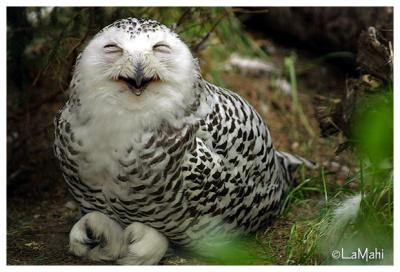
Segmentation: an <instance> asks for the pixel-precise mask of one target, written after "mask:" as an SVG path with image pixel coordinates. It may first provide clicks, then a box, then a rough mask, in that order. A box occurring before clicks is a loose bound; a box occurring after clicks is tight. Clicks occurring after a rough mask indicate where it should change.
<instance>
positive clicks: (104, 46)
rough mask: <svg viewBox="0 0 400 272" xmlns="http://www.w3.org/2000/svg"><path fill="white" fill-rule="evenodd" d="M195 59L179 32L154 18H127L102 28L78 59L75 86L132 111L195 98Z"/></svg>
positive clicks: (175, 106)
mask: <svg viewBox="0 0 400 272" xmlns="http://www.w3.org/2000/svg"><path fill="white" fill-rule="evenodd" d="M197 76H198V68H197V65H196V61H195V59H194V58H193V56H192V54H191V53H190V50H189V48H188V47H187V46H186V44H185V43H184V42H183V41H182V40H181V39H180V38H179V36H178V35H177V34H176V33H175V32H173V31H172V30H171V29H169V28H168V27H166V26H165V25H162V24H160V23H159V22H157V21H154V20H143V19H136V18H128V19H122V20H118V21H116V22H114V23H113V24H111V25H109V26H107V27H105V28H103V29H102V30H101V31H100V32H99V33H98V34H96V35H95V36H94V38H93V39H92V40H91V41H90V42H89V43H88V45H87V46H86V48H85V49H84V51H83V52H82V54H81V56H80V58H79V60H78V61H77V64H76V67H75V72H74V76H73V80H72V82H71V88H73V89H74V90H75V91H76V92H77V93H79V94H81V95H82V96H86V97H89V98H93V99H94V98H96V99H103V100H104V101H108V102H109V103H114V104H115V103H116V104H118V105H120V106H121V107H124V108H126V109H130V110H132V111H143V110H145V111H146V110H149V108H151V107H153V108H154V107H156V108H157V107H158V108H159V109H160V108H163V107H166V108H177V107H178V108H179V107H180V105H185V104H188V103H190V101H189V100H190V99H191V98H192V96H193V93H192V89H193V88H192V86H193V83H194V81H195V79H196V77H197Z"/></svg>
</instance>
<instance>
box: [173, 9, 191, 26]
mask: <svg viewBox="0 0 400 272" xmlns="http://www.w3.org/2000/svg"><path fill="white" fill-rule="evenodd" d="M195 9H196V8H193V7H189V8H186V10H185V11H184V12H183V13H182V15H181V17H179V19H178V20H177V22H176V23H175V24H174V25H173V26H172V27H171V28H172V31H175V30H176V29H177V28H178V26H180V25H181V24H182V23H183V22H184V21H185V20H186V18H187V16H188V15H189V14H190V13H191V12H192V11H194V10H195Z"/></svg>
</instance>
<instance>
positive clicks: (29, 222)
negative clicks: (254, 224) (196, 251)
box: [7, 51, 351, 265]
mask: <svg viewBox="0 0 400 272" xmlns="http://www.w3.org/2000/svg"><path fill="white" fill-rule="evenodd" d="M287 52H288V51H285V52H282V53H279V52H278V53H276V54H275V55H274V56H273V58H272V61H273V62H275V63H276V64H277V66H279V65H281V63H282V56H283V55H285V54H286V53H287ZM307 61H308V60H307V58H304V59H302V58H300V59H299V62H300V63H301V62H307ZM222 79H223V80H224V82H226V84H227V87H229V88H231V89H233V90H237V91H238V93H239V94H240V95H242V96H244V97H245V98H246V99H248V100H249V101H250V103H251V104H252V105H253V106H254V107H255V108H256V109H257V110H258V111H259V112H260V113H261V114H262V116H263V117H264V119H265V120H266V123H267V124H268V126H269V129H270V131H271V133H272V136H273V141H274V144H275V146H276V147H277V148H278V149H281V150H285V151H289V152H294V153H296V154H299V155H302V156H304V157H308V158H311V159H312V160H314V161H317V162H319V163H322V162H324V161H332V160H334V161H337V162H338V163H340V164H341V165H347V166H348V167H350V168H351V157H350V156H349V154H346V153H344V154H342V155H340V156H339V157H337V158H335V155H334V151H335V148H336V147H337V145H338V144H339V143H340V142H341V139H340V138H339V137H337V138H333V139H321V138H319V137H318V134H319V130H318V124H317V122H316V120H315V118H314V106H313V102H312V98H313V95H314V94H315V93H316V92H321V91H323V92H326V91H335V90H341V89H342V88H343V84H344V76H343V75H341V74H340V73H339V74H337V73H336V72H334V71H333V70H331V69H330V68H328V67H325V66H319V67H318V68H316V69H311V70H310V71H308V72H307V73H305V74H304V75H302V76H301V77H299V78H298V81H299V93H300V101H301V104H302V107H303V110H304V112H305V115H306V116H307V119H308V120H309V122H310V124H311V126H312V128H313V131H314V132H315V136H314V137H311V136H309V135H308V134H307V132H306V131H305V129H304V126H303V124H302V123H301V122H300V121H299V119H298V118H295V117H293V112H292V111H291V103H292V99H291V96H290V94H286V93H284V92H282V91H279V90H273V88H272V86H271V84H272V81H271V78H268V77H264V78H255V77H250V76H246V75H243V74H240V73H237V72H226V73H224V75H223V76H222ZM58 106H60V105H55V106H53V108H54V109H51V110H49V112H47V113H46V114H54V113H55V108H57V107H58ZM49 154H51V152H49ZM55 171H58V170H57V169H56V170H55ZM314 174H315V173H314ZM40 182H41V181H37V184H40ZM331 182H337V183H340V182H341V181H340V178H335V177H334V178H333V179H332V181H331ZM27 186H28V187H26V188H25V189H24V192H23V196H22V197H21V193H20V192H8V199H7V204H8V205H7V263H8V264H9V265H27V264H29V265H43V264H47V265H53V264H59V265H60V264H64V265H78V264H79V265H87V264H93V262H90V261H87V260H82V259H80V258H77V257H74V256H72V255H71V254H69V253H68V234H69V231H70V229H71V227H72V225H73V224H74V222H75V221H76V219H75V218H76V215H77V211H76V210H73V209H71V207H67V206H68V205H66V203H67V202H68V201H70V200H71V197H70V196H69V195H68V194H67V192H66V186H65V185H64V182H63V180H62V178H61V176H60V175H59V174H58V175H54V177H51V178H50V181H47V183H46V186H45V190H41V191H40V193H37V192H34V190H32V192H30V189H29V186H32V185H27ZM40 186H42V185H40ZM43 186H44V185H43ZM8 189H9V190H14V189H13V187H11V189H10V187H9V188H8ZM310 201H313V202H314V203H315V205H314V207H315V209H314V210H304V209H302V207H292V208H291V210H290V212H289V214H288V215H287V216H285V217H282V218H277V219H276V220H274V221H273V222H272V223H271V225H270V226H269V227H268V228H267V229H262V230H260V232H259V233H258V234H257V236H258V237H259V238H260V239H261V240H262V241H263V242H264V243H265V244H268V245H270V247H271V245H272V248H273V252H274V254H275V256H273V257H274V258H273V259H274V260H275V262H276V263H277V264H284V263H285V260H286V242H287V239H288V236H289V233H290V229H291V225H292V224H293V222H295V221H296V220H299V219H302V220H303V219H304V218H308V217H311V216H313V215H315V214H316V213H317V212H318V210H319V205H318V203H320V199H318V198H315V199H310ZM162 263H163V264H194V263H197V261H196V260H195V259H191V258H187V257H182V256H178V255H172V256H169V257H167V258H165V259H164V260H163V261H162ZM96 264H99V263H96ZM102 264H111V263H102Z"/></svg>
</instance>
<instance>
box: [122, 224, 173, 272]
mask: <svg viewBox="0 0 400 272" xmlns="http://www.w3.org/2000/svg"><path fill="white" fill-rule="evenodd" d="M124 244H125V246H124V249H123V252H124V253H123V254H121V256H122V258H120V259H119V260H118V261H117V263H118V264H123V265H139V264H142V265H154V264H158V263H159V262H160V260H161V259H162V257H163V256H164V255H165V253H166V252H167V249H168V240H167V238H166V237H165V236H164V235H163V234H161V233H160V232H158V231H157V230H155V229H153V228H151V227H148V226H146V225H144V224H142V223H139V222H135V223H132V224H130V225H129V226H128V227H127V228H126V229H125V230H124Z"/></svg>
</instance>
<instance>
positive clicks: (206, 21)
mask: <svg viewBox="0 0 400 272" xmlns="http://www.w3.org/2000/svg"><path fill="white" fill-rule="evenodd" d="M126 17H143V18H152V19H155V20H158V21H160V22H161V23H163V24H165V25H167V26H169V27H171V28H173V29H175V31H176V32H177V33H179V34H180V35H181V37H182V39H183V40H184V41H185V42H186V44H187V45H188V46H189V47H190V48H191V50H192V53H193V55H194V56H196V57H197V58H198V59H199V61H200V66H201V69H202V74H203V77H204V78H205V79H206V80H208V81H210V82H212V83H214V84H216V85H219V86H223V87H227V88H229V89H232V90H234V91H237V92H238V93H239V94H240V95H241V96H243V97H245V98H246V99H247V100H248V101H249V102H250V103H251V104H252V105H253V106H254V107H255V108H256V109H257V111H258V112H259V113H260V114H261V115H262V116H263V118H264V120H265V121H266V123H267V125H268V127H269V129H270V131H271V134H272V137H273V140H274V144H275V146H276V147H277V148H278V149H281V150H285V151H289V152H293V153H296V154H299V155H302V156H304V157H306V158H310V159H312V160H313V161H316V162H318V163H319V164H320V165H321V168H320V169H319V170H318V171H315V172H313V173H309V172H305V171H300V172H301V173H300V175H299V177H298V183H297V184H296V186H295V187H294V188H292V190H291V191H290V192H289V194H288V195H287V197H286V198H285V199H284V200H283V202H282V209H281V212H280V214H279V215H278V217H277V218H276V219H275V220H273V221H272V222H271V224H270V225H268V226H265V228H263V229H261V230H260V231H259V232H258V233H256V234H254V235H252V236H250V237H247V238H246V240H243V241H239V242H237V243H236V244H235V245H236V246H234V247H229V248H230V249H232V248H236V249H237V251H235V252H233V253H232V252H230V253H229V254H225V253H226V252H227V251H229V250H228V248H223V249H220V250H217V251H216V252H215V254H214V255H215V256H214V258H213V259H199V258H197V257H196V256H192V255H190V254H189V255H187V254H186V253H184V254H183V253H179V252H177V253H176V254H171V255H170V256H168V257H167V258H165V259H164V260H163V263H164V264H202V263H218V264H232V263H233V264H236V263H240V264H338V263H339V264H342V263H348V264H371V263H373V264H391V263H392V262H393V259H392V258H393V257H392V255H391V254H392V253H391V252H392V247H393V213H392V211H393V174H392V173H393V163H392V161H393V82H392V81H393V8H391V7H363V8H358V7H345V8H342V7H326V8H314V7H304V8H291V7H274V8H269V7H260V8H244V7H240V8H236V7H226V8H198V7H174V8H158V7H129V8H128V7H118V8H112V7H107V8H101V7H96V8H92V7H85V8H73V7H68V8H67V7H8V8H7V262H8V264H85V263H90V262H89V261H85V260H81V259H79V258H75V257H73V256H71V255H69V254H68V253H67V249H68V233H69V230H70V228H71V226H72V224H73V223H74V222H75V220H76V215H77V209H78V207H77V205H76V204H75V203H74V202H73V199H72V198H71V196H70V195H69V194H68V192H67V190H66V186H65V184H64V181H63V178H62V176H61V172H60V170H59V168H58V164H57V161H56V159H55V157H54V155H53V152H52V144H53V138H54V127H53V118H54V116H55V114H56V113H57V111H58V110H59V109H61V107H62V106H63V104H64V103H65V102H66V100H67V99H68V92H67V88H68V84H69V81H70V79H71V72H72V69H73V65H74V62H75V59H76V57H77V56H78V54H79V53H80V52H81V50H82V49H83V48H84V46H85V44H86V43H87V42H88V41H89V40H90V39H91V37H92V36H93V35H94V34H96V33H97V32H98V31H99V30H100V29H102V28H103V27H104V26H106V25H108V24H110V23H112V22H113V21H115V20H117V19H120V18H126ZM358 196H360V197H361V205H360V207H359V209H358V212H357V209H355V213H354V214H351V213H349V212H348V213H346V212H344V213H343V210H345V211H346V209H345V208H346V207H347V206H343V205H351V203H352V202H351V201H352V199H353V200H354V198H357V197H358ZM353 202H354V201H353ZM346 203H347V204H346ZM349 203H350V204H349ZM348 210H351V209H348ZM353 210H354V209H353ZM339 218H340V220H339ZM338 220H339V221H338ZM333 222H340V224H339V225H340V226H338V224H333ZM342 247H344V248H345V249H346V250H348V252H349V254H350V252H351V251H352V250H353V249H357V248H359V247H361V248H366V247H368V248H371V250H372V249H374V248H379V249H381V248H384V249H385V254H386V255H385V258H384V259H378V260H370V261H369V262H365V260H361V261H360V260H350V261H349V260H347V261H345V260H337V259H333V258H332V256H331V251H332V250H334V249H340V248H342ZM224 252H225V253H224ZM244 252H246V253H245V254H244ZM249 252H250V253H249Z"/></svg>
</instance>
